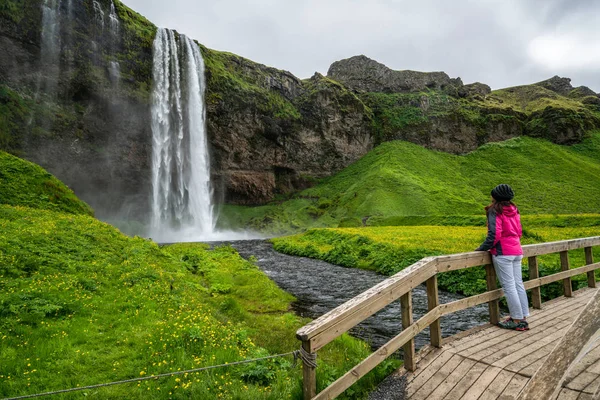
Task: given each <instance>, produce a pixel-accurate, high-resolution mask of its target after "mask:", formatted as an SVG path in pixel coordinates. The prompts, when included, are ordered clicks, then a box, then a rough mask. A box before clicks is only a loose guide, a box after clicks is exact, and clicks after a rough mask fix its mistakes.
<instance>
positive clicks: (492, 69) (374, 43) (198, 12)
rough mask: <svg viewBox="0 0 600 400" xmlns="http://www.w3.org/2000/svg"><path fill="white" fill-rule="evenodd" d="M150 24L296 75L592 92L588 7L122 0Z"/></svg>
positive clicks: (593, 20)
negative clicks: (386, 76) (341, 67)
mask: <svg viewBox="0 0 600 400" xmlns="http://www.w3.org/2000/svg"><path fill="white" fill-rule="evenodd" d="M124 1H125V3H126V4H127V5H129V6H130V7H132V8H133V9H135V10H136V11H138V12H140V13H141V14H144V15H145V16H146V17H148V18H149V19H150V20H151V21H153V22H154V23H155V24H157V25H159V26H164V27H168V28H172V29H177V30H178V31H180V32H182V33H185V34H187V35H188V36H190V37H193V38H194V39H197V40H198V41H200V42H201V43H203V44H205V45H207V46H208V47H211V48H214V49H217V50H225V51H230V52H233V53H236V54H239V55H241V56H244V57H247V58H250V59H251V60H253V61H256V62H259V63H263V64H267V65H271V66H274V67H276V68H280V69H286V70H289V71H290V72H292V73H294V74H295V75H297V76H299V77H301V78H307V77H309V76H311V75H312V74H313V73H314V72H315V71H319V72H321V73H327V70H328V68H329V65H331V63H332V62H334V61H336V60H339V59H342V58H347V57H351V56H354V55H357V54H365V55H367V56H368V57H371V58H373V59H376V60H377V61H379V62H382V63H384V64H386V65H388V66H389V67H390V68H393V69H414V70H421V71H445V72H447V73H448V74H449V75H451V76H453V77H455V76H460V77H461V78H462V79H463V81H464V82H467V83H468V82H474V81H480V82H484V83H487V84H489V85H490V86H492V88H500V87H507V86H514V85H519V84H525V83H531V82H537V81H541V80H543V79H547V78H549V77H551V76H553V75H566V76H569V77H570V78H572V82H573V84H574V85H586V86H590V87H591V88H592V89H594V90H596V91H600V74H594V73H593V71H595V70H596V69H599V68H600V66H599V65H598V56H597V54H600V51H598V46H597V45H596V43H600V37H598V34H597V33H596V31H599V30H598V28H597V15H599V13H600V2H596V1H594V0H579V1H574V0H568V1H567V0H545V1H541V0H537V1H536V0H531V1H527V2H524V1H521V0H456V1H447V0H428V1H413V0H410V1H408V0H303V1H281V0H203V1H201V2H200V1H195V0H169V2H168V3H165V2H164V0H124Z"/></svg>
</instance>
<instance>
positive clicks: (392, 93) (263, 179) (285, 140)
mask: <svg viewBox="0 0 600 400" xmlns="http://www.w3.org/2000/svg"><path fill="white" fill-rule="evenodd" d="M155 32H156V27H155V26H154V25H153V24H152V23H151V22H149V21H147V20H146V19H144V18H143V17H142V16H140V15H139V14H137V13H135V12H134V11H132V10H131V9H129V8H127V7H126V6H125V5H124V4H123V3H121V2H120V1H118V0H114V1H112V0H82V1H70V0H31V1H27V2H23V1H21V0H2V2H1V3H0V115H1V116H2V119H0V149H4V150H8V151H10V152H11V153H14V154H17V155H20V156H23V157H24V158H27V159H29V160H31V161H34V162H36V163H39V164H41V165H42V166H44V167H45V168H47V169H48V170H49V171H50V172H52V173H53V174H55V175H56V176H58V177H59V178H60V179H62V180H63V181H64V182H66V183H67V184H68V185H69V186H70V187H71V188H73V189H74V190H75V192H76V193H77V194H78V195H80V196H81V197H82V198H83V199H84V200H85V201H87V202H88V203H89V204H91V205H92V206H93V207H94V208H95V209H96V210H97V215H98V216H100V217H101V218H118V217H119V214H123V217H125V214H126V218H129V219H131V218H138V219H140V220H143V219H144V214H145V212H146V211H147V209H148V200H149V197H150V155H151V130H150V124H149V121H150V114H149V113H150V102H151V89H152V84H153V81H152V43H153V40H154V36H155ZM200 39H201V38H200ZM201 51H202V54H203V57H204V60H205V63H206V82H207V91H206V103H207V125H208V135H209V143H210V150H211V167H212V174H213V182H214V185H215V188H216V197H217V200H220V201H221V202H227V203H234V204H249V205H250V204H263V203H265V202H268V201H270V200H272V199H274V198H275V197H276V196H277V195H278V194H286V193H289V192H291V191H294V190H297V189H301V188H304V187H307V186H309V185H311V184H312V182H314V181H315V180H316V179H318V178H321V177H324V176H328V175H330V174H332V173H334V172H337V171H339V170H341V169H342V168H344V167H346V166H348V165H349V164H350V163H352V162H353V161H355V160H357V159H358V158H360V157H361V156H362V155H364V154H365V153H366V152H367V151H369V150H370V149H371V148H372V147H373V146H374V145H376V144H378V143H380V142H383V141H388V140H395V139H403V140H409V141H412V142H415V143H419V144H421V145H423V146H426V147H429V148H432V149H438V150H443V151H449V152H453V153H465V152H469V151H472V150H474V149H476V148H477V147H478V146H479V145H481V144H483V143H485V142H488V141H499V140H504V139H508V138H511V137H515V136H520V135H530V136H535V137H545V138H548V139H550V140H553V141H554V142H556V143H563V144H564V143H573V142H576V141H578V140H580V139H581V138H582V137H583V136H584V135H585V133H586V132H587V131H588V130H590V129H593V128H596V127H599V126H600V117H599V116H600V105H599V104H600V98H598V96H597V95H596V94H595V93H594V92H593V91H591V90H590V89H588V88H585V87H579V88H573V87H572V86H571V85H570V81H569V80H568V78H558V77H555V78H552V79H550V80H548V81H544V82H540V83H537V84H534V85H528V86H521V87H515V88H508V89H503V90H497V91H491V90H490V88H489V86H487V85H485V84H482V83H474V84H469V85H464V84H463V83H462V81H461V80H460V78H450V77H449V76H448V75H447V74H445V73H443V72H432V73H423V72H416V71H393V70H391V69H389V68H387V67H386V66H384V65H382V64H380V63H378V62H376V61H374V60H370V59H368V58H367V57H365V56H357V57H352V58H350V59H347V60H342V61H338V62H336V63H334V64H333V65H332V66H331V68H330V70H329V72H328V76H322V75H320V74H318V73H317V74H315V75H314V76H313V77H311V78H310V79H305V80H300V79H298V78H297V77H295V76H293V75H292V74H290V73H289V72H286V71H281V70H277V69H275V68H271V67H267V66H264V65H261V64H258V63H255V62H252V61H250V60H247V59H244V58H242V57H239V56H237V55H234V54H230V53H224V52H219V51H215V50H211V49H208V48H206V47H204V46H201Z"/></svg>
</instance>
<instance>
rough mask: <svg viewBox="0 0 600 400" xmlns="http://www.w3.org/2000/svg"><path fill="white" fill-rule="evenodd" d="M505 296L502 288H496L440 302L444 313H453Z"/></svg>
mask: <svg viewBox="0 0 600 400" xmlns="http://www.w3.org/2000/svg"><path fill="white" fill-rule="evenodd" d="M502 296H504V291H503V290H502V289H496V290H494V291H492V292H485V293H482V294H477V295H475V296H471V297H465V298H464V299H460V300H455V301H451V302H449V303H444V304H440V310H441V312H442V315H447V314H452V313H455V312H457V311H460V310H465V309H467V308H471V307H475V306H477V305H479V304H483V303H489V302H490V301H492V300H497V299H500V298H502Z"/></svg>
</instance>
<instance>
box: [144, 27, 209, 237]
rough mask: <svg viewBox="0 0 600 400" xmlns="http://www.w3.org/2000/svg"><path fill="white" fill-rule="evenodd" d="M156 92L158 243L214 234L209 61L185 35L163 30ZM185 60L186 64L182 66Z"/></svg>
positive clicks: (154, 231)
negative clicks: (207, 87) (207, 96)
mask: <svg viewBox="0 0 600 400" xmlns="http://www.w3.org/2000/svg"><path fill="white" fill-rule="evenodd" d="M153 50H154V71H153V73H154V88H153V92H152V139H153V140H152V221H151V231H150V235H151V237H152V238H153V239H154V240H156V241H162V242H164V241H190V240H202V239H207V238H210V237H211V235H212V234H213V233H214V229H215V221H214V216H213V205H212V190H211V185H210V162H209V156H208V142H207V138H206V124H205V109H204V87H205V86H204V61H203V59H202V56H201V54H200V50H199V48H198V45H197V44H196V43H194V42H193V41H192V40H191V39H189V38H187V37H186V36H184V35H180V37H179V41H178V40H177V39H176V35H175V32H173V31H171V30H168V29H159V31H158V32H157V35H156V39H155V40H154V49H153ZM180 60H181V63H180Z"/></svg>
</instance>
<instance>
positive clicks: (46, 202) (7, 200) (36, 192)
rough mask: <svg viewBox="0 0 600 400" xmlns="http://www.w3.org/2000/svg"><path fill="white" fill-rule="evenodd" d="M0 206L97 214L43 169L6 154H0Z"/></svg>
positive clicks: (0, 152)
mask: <svg viewBox="0 0 600 400" xmlns="http://www.w3.org/2000/svg"><path fill="white" fill-rule="evenodd" d="M0 204H9V205H24V206H28V207H32V208H41V209H46V210H56V211H62V212H67V213H71V214H87V215H93V214H94V212H93V210H92V209H91V208H90V206H88V205H87V204H85V203H84V202H83V201H81V200H79V199H78V198H77V197H76V196H75V194H74V193H73V191H72V190H71V189H69V188H68V187H67V186H66V185H65V184H63V183H62V182H60V181H59V180H58V179H56V178H55V177H54V176H52V175H51V174H49V173H48V172H46V171H45V170H44V169H43V168H41V167H39V166H37V165H35V164H33V163H30V162H29V161H25V160H22V159H20V158H17V157H15V156H12V155H10V154H8V153H5V152H3V151H0Z"/></svg>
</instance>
